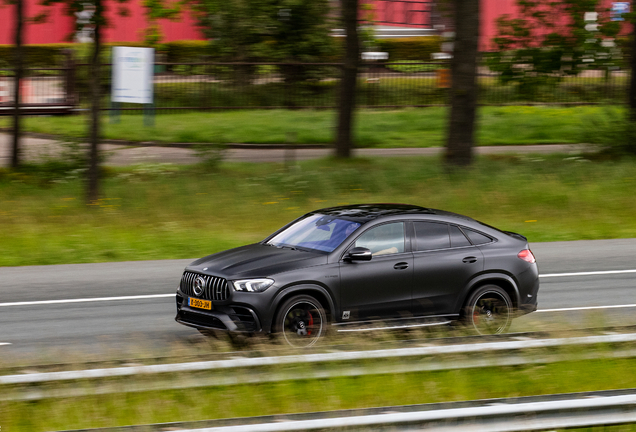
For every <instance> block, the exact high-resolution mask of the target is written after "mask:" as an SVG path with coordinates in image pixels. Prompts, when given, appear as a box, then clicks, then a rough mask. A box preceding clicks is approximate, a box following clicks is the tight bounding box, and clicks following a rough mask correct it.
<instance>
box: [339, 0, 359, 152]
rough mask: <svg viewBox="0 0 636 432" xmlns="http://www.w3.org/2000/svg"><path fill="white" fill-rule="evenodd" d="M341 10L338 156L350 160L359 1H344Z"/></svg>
mask: <svg viewBox="0 0 636 432" xmlns="http://www.w3.org/2000/svg"><path fill="white" fill-rule="evenodd" d="M341 8H342V10H341V13H342V22H343V24H344V29H345V33H346V41H345V56H344V64H343V71H342V78H341V79H340V101H339V105H338V129H337V135H336V156H337V157H342V158H348V157H351V148H352V139H351V135H352V130H353V111H354V108H355V99H356V81H357V80H358V65H359V59H360V41H359V39H358V0H342V1H341Z"/></svg>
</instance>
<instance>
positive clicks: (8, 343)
mask: <svg viewBox="0 0 636 432" xmlns="http://www.w3.org/2000/svg"><path fill="white" fill-rule="evenodd" d="M2 345H11V343H10V342H0V346H2Z"/></svg>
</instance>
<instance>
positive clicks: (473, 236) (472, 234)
mask: <svg viewBox="0 0 636 432" xmlns="http://www.w3.org/2000/svg"><path fill="white" fill-rule="evenodd" d="M462 229H463V230H464V232H465V233H466V235H467V236H468V238H469V239H470V241H471V242H472V243H473V244H474V245H480V244H484V243H490V242H491V241H492V239H491V238H490V237H488V236H485V235H483V234H481V233H478V232H477V231H473V230H471V229H468V228H462Z"/></svg>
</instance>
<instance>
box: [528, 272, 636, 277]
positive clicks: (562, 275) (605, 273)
mask: <svg viewBox="0 0 636 432" xmlns="http://www.w3.org/2000/svg"><path fill="white" fill-rule="evenodd" d="M624 273H636V270H607V271H590V272H579V273H548V274H542V275H539V277H542V278H550V277H567V276H596V275H608V274H624Z"/></svg>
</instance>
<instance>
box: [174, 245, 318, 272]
mask: <svg viewBox="0 0 636 432" xmlns="http://www.w3.org/2000/svg"><path fill="white" fill-rule="evenodd" d="M326 263H327V255H323V254H320V253H313V252H304V251H300V250H293V249H287V248H286V249H280V248H277V247H274V246H267V245H263V244H260V243H256V244H252V245H247V246H241V247H238V248H235V249H230V250H226V251H223V252H219V253H216V254H213V255H208V256H206V257H203V258H200V259H198V260H196V261H194V262H193V263H191V264H190V265H189V266H188V267H186V269H187V270H192V271H196V272H200V273H205V274H210V275H214V276H220V277H224V278H226V279H236V278H250V277H267V276H273V275H275V274H277V273H282V272H286V271H290V270H295V269H298V268H304V267H311V266H315V265H320V264H326ZM204 269H207V270H204Z"/></svg>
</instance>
